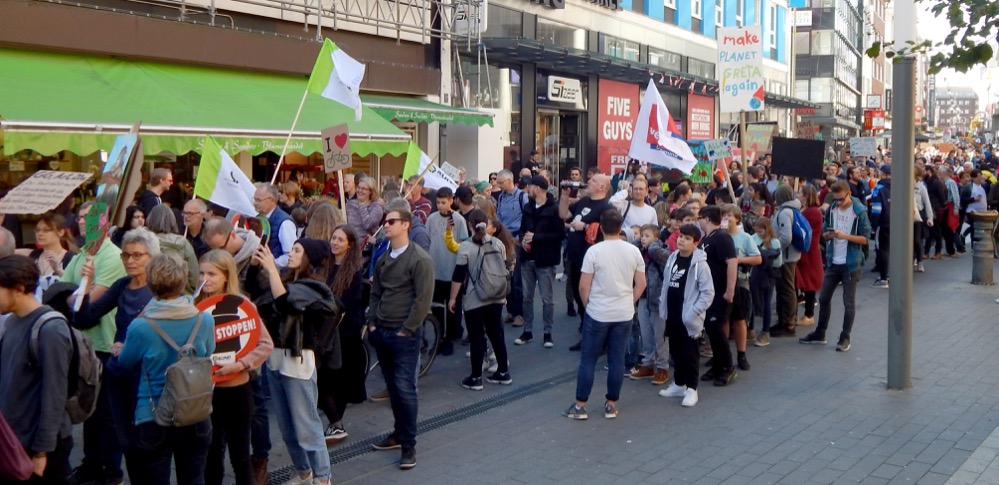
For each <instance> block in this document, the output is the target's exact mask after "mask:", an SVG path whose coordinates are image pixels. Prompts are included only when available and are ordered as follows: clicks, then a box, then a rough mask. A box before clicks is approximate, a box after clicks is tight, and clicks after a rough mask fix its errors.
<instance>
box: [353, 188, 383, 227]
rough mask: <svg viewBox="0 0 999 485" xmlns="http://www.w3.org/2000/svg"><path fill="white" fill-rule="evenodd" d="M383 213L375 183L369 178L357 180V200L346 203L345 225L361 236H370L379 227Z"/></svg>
mask: <svg viewBox="0 0 999 485" xmlns="http://www.w3.org/2000/svg"><path fill="white" fill-rule="evenodd" d="M384 212H385V207H384V205H382V201H381V200H379V198H378V188H377V185H375V181H374V180H373V179H371V178H369V177H364V178H362V179H360V180H358V181H357V198H354V199H350V200H348V201H347V223H348V224H350V225H352V226H354V227H356V228H357V229H358V230H359V231H361V233H362V234H364V235H367V236H372V235H374V234H375V232H376V231H377V230H378V227H379V226H380V225H381V222H382V216H383V215H384Z"/></svg>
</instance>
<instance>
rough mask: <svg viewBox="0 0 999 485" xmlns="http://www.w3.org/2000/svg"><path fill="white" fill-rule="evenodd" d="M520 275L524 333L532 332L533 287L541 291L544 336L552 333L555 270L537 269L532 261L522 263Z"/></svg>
mask: <svg viewBox="0 0 999 485" xmlns="http://www.w3.org/2000/svg"><path fill="white" fill-rule="evenodd" d="M522 264H523V267H522V268H521V269H520V274H521V276H523V278H524V332H531V333H533V332H534V287H535V286H537V287H538V288H539V289H540V290H541V317H542V318H543V319H544V321H545V334H551V333H552V325H554V324H555V295H554V290H553V287H554V285H555V268H554V267H551V266H549V267H547V268H539V267H538V266H537V264H535V263H534V261H524V262H523V263H522Z"/></svg>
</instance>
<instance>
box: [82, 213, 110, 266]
mask: <svg viewBox="0 0 999 485" xmlns="http://www.w3.org/2000/svg"><path fill="white" fill-rule="evenodd" d="M83 223H84V224H83V227H84V230H83V232H84V238H85V239H86V241H87V243H86V244H84V245H83V251H84V252H86V253H87V254H89V255H91V256H94V255H96V254H97V251H99V250H100V249H101V245H102V244H104V239H106V238H107V237H108V226H109V224H108V204H107V203H106V202H96V203H94V205H92V206H90V210H89V211H87V215H86V217H84V219H83Z"/></svg>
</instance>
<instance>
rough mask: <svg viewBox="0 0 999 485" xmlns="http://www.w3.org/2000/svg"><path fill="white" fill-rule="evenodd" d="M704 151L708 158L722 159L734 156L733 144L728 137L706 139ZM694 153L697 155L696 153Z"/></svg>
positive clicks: (713, 159) (712, 159)
mask: <svg viewBox="0 0 999 485" xmlns="http://www.w3.org/2000/svg"><path fill="white" fill-rule="evenodd" d="M704 151H705V152H706V153H707V156H708V160H711V161H712V162H713V161H715V160H722V159H725V158H731V157H732V145H731V142H729V141H728V138H718V139H716V140H704ZM694 155H697V154H696V153H695V154H694Z"/></svg>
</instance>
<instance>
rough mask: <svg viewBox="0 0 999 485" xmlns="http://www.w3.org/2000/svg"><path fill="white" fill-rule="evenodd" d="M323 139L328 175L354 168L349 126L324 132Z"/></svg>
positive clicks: (325, 165) (328, 129)
mask: <svg viewBox="0 0 999 485" xmlns="http://www.w3.org/2000/svg"><path fill="white" fill-rule="evenodd" d="M321 134H322V138H323V168H324V169H325V170H326V173H333V172H336V171H337V170H346V169H348V168H350V167H351V166H353V164H354V160H353V158H352V157H351V155H350V135H349V134H348V132H347V124H346V123H344V124H342V125H336V126H331V127H329V128H326V129H325V130H322V132H321Z"/></svg>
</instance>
